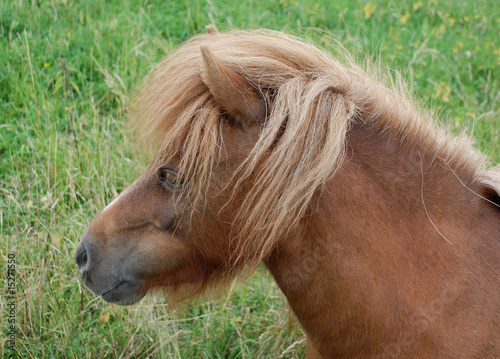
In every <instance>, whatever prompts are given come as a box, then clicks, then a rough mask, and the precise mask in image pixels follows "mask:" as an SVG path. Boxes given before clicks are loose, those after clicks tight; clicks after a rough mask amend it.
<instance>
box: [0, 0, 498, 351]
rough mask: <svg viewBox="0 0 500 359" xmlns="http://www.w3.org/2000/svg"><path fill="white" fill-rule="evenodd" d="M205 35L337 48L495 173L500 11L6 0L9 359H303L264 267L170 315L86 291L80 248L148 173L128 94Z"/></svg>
mask: <svg viewBox="0 0 500 359" xmlns="http://www.w3.org/2000/svg"><path fill="white" fill-rule="evenodd" d="M210 23H215V24H216V25H217V26H218V28H219V29H221V30H227V29H230V28H233V27H236V28H260V27H265V28H271V29H277V30H284V31H287V32H291V33H294V34H299V35H302V36H304V37H308V38H311V39H313V40H314V41H315V42H316V43H317V44H319V45H320V46H323V47H326V48H328V47H329V44H331V43H332V40H335V41H340V42H341V43H342V44H343V45H344V46H345V47H346V48H347V49H348V50H349V51H351V52H352V53H353V54H354V56H355V57H356V58H358V59H359V60H360V62H363V61H364V58H365V56H366V55H369V56H370V57H371V58H372V59H373V60H374V61H375V62H377V63H378V62H379V63H381V64H384V66H387V67H388V68H389V69H391V71H392V70H394V71H399V72H401V73H402V74H403V77H404V78H405V79H406V80H407V82H408V86H409V87H410V88H411V90H412V92H413V93H414V94H415V97H416V98H417V99H418V100H420V101H421V102H422V103H424V104H427V105H429V106H432V107H433V108H434V109H435V110H436V111H437V112H438V113H440V115H441V116H440V118H441V120H440V121H442V122H443V123H444V124H445V125H446V126H447V127H448V128H449V129H450V130H451V131H455V132H456V131H463V130H465V131H467V132H469V133H470V134H471V135H473V136H474V137H475V139H476V143H477V146H478V148H480V149H481V150H482V151H484V152H486V153H487V154H488V155H489V157H490V158H491V160H492V164H494V163H498V162H499V161H500V148H499V146H500V116H499V113H500V83H499V81H500V78H499V74H500V71H499V70H500V38H499V36H500V2H499V1H492V0H467V1H465V0H457V1H451V0H449V1H437V0H430V1H427V0H420V1H392V2H387V1H381V0H363V1H360V2H359V3H357V2H354V1H350V0H339V1H330V0H318V1H313V0H302V1H298V0H249V1H244V2H243V1H242V2H241V4H238V5H236V2H235V1H229V0H225V1H223V0H212V1H209V0H199V1H193V0H179V1H175V0H174V1H154V0H149V1H148V0H115V1H105V0H90V1H77V0H51V1H49V0H47V1H45V0H38V1H36V0H32V1H26V0H23V1H22V0H10V1H5V0H0V191H1V192H0V233H1V242H0V244H1V245H0V267H1V268H2V282H1V283H2V287H1V288H2V292H1V294H0V295H1V297H2V300H1V301H0V303H1V304H0V307H1V308H0V309H1V320H0V323H1V332H2V337H1V338H2V347H1V349H0V356H1V357H5V358H7V357H11V356H12V357H22V358H147V357H150V358H170V357H172V358H278V357H282V358H301V357H304V354H305V341H304V338H303V334H302V332H301V330H300V327H299V326H298V325H297V324H296V323H295V321H294V320H293V318H291V317H290V315H289V312H288V307H287V304H286V300H285V298H284V297H283V296H282V295H281V294H280V292H279V290H278V288H277V286H276V285H275V284H274V282H273V281H272V278H271V277H270V275H269V274H268V273H267V272H266V271H265V269H263V268H260V269H259V270H258V271H257V273H255V274H254V275H253V276H252V277H251V278H250V279H249V280H248V281H247V283H246V284H245V285H239V286H238V287H237V288H236V289H235V290H234V292H233V293H232V295H230V296H222V298H219V299H218V300H215V301H214V300H203V301H201V302H198V303H188V304H186V306H185V307H183V308H181V309H178V310H177V311H173V310H170V309H169V306H168V304H167V303H168V302H167V300H166V299H165V298H164V297H163V296H162V295H160V294H158V295H154V296H147V297H146V298H145V299H144V300H143V301H142V302H140V303H139V304H137V305H134V306H131V307H117V306H114V305H109V304H107V303H105V302H104V301H103V300H102V299H99V298H94V297H93V296H92V294H90V293H89V292H88V291H87V290H86V289H83V288H82V286H81V283H80V282H79V281H78V279H77V277H78V271H77V268H76V265H75V263H74V251H75V248H76V244H77V243H78V240H79V237H80V235H81V234H82V232H83V231H84V229H85V227H86V226H87V224H88V223H89V222H90V220H91V219H92V218H93V216H94V215H95V214H96V213H98V212H99V211H100V210H101V209H102V208H103V207H104V206H105V204H106V203H107V202H109V201H110V200H111V199H112V198H113V197H114V196H116V195H117V193H119V192H120V191H121V190H122V189H124V188H125V187H126V185H127V184H128V183H130V182H131V180H133V179H134V178H135V176H137V175H138V174H139V173H140V172H141V170H142V169H143V168H144V165H145V162H142V161H141V160H140V158H141V157H140V156H138V155H137V154H134V153H133V146H132V139H131V137H130V135H129V134H128V133H127V131H126V129H127V124H126V117H127V114H126V106H127V101H128V99H129V97H130V94H131V92H132V90H133V88H134V85H136V84H138V83H139V81H140V80H141V78H142V77H143V76H145V75H146V73H147V72H148V71H149V70H150V69H151V68H152V67H153V66H154V64H155V63H156V62H158V61H159V60H160V59H161V58H162V57H163V56H165V54H167V53H169V52H170V51H172V49H174V48H175V46H176V45H178V44H179V43H180V42H182V41H184V40H186V39H188V38H189V37H190V36H192V35H194V34H196V33H198V32H203V31H204V27H205V25H207V24H210ZM9 254H10V255H11V256H10V257H12V255H15V265H16V267H15V283H16V287H15V295H16V299H15V300H14V302H15V308H14V309H15V328H16V329H15V330H16V343H15V347H14V350H11V349H9V342H7V339H9V335H8V332H9V330H10V329H9V327H10V325H11V324H10V323H9V319H12V318H13V317H11V318H9V316H8V315H9V313H11V312H10V310H11V309H12V308H10V307H9V305H10V304H11V303H10V301H9V300H8V292H7V290H8V283H9V282H8V281H7V280H6V279H7V269H8V264H9V263H8V260H9Z"/></svg>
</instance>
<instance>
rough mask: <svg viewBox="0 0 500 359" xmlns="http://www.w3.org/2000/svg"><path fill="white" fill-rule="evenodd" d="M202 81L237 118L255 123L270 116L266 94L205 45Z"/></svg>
mask: <svg viewBox="0 0 500 359" xmlns="http://www.w3.org/2000/svg"><path fill="white" fill-rule="evenodd" d="M201 55H202V62H203V64H202V67H203V68H202V75H201V77H202V80H203V82H204V83H205V84H206V85H207V87H208V89H209V90H210V92H211V93H212V96H213V97H214V99H215V101H216V102H217V103H218V104H219V105H220V106H221V107H222V109H223V110H224V111H225V112H226V113H227V114H228V115H230V116H231V117H234V118H235V119H236V120H237V121H240V122H242V123H243V124H245V125H252V124H255V123H256V122H259V120H262V119H264V118H265V116H266V102H265V100H264V96H263V95H262V93H260V92H259V91H258V90H257V89H255V88H254V87H253V86H252V85H251V84H250V83H249V82H248V81H247V79H246V78H245V77H243V76H242V75H240V74H239V73H237V72H236V71H234V70H233V69H231V68H229V67H227V66H225V65H223V64H221V63H220V62H219V61H218V60H217V59H216V58H215V57H214V55H213V54H212V53H211V52H210V50H209V49H208V48H207V47H205V46H201Z"/></svg>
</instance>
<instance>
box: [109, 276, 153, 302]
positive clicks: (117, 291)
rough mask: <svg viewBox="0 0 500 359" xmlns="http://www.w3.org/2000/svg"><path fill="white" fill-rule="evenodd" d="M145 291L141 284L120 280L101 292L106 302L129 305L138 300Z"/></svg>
mask: <svg viewBox="0 0 500 359" xmlns="http://www.w3.org/2000/svg"><path fill="white" fill-rule="evenodd" d="M146 292H147V291H145V290H144V289H143V288H142V286H141V285H138V284H134V283H131V282H128V281H123V282H120V283H119V284H118V285H117V286H116V287H114V288H113V289H111V290H109V291H107V292H106V293H103V294H102V299H104V300H105V301H106V302H108V303H113V304H118V305H131V304H135V303H137V302H138V301H140V300H141V299H142V298H143V297H144V296H145V295H146Z"/></svg>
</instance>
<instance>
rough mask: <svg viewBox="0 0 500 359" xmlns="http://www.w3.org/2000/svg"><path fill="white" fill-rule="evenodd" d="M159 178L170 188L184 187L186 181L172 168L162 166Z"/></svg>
mask: <svg viewBox="0 0 500 359" xmlns="http://www.w3.org/2000/svg"><path fill="white" fill-rule="evenodd" d="M158 179H159V180H160V182H161V183H162V184H163V185H165V186H167V187H169V188H170V189H177V188H180V187H183V186H184V185H185V183H186V181H184V179H182V178H180V177H179V176H177V172H175V171H174V170H172V169H170V168H160V169H159V170H158Z"/></svg>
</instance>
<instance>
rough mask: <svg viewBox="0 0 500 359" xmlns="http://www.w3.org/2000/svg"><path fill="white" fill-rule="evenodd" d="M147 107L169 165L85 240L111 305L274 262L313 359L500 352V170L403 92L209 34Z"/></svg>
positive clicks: (297, 56) (142, 100) (315, 58)
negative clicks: (151, 291)
mask: <svg viewBox="0 0 500 359" xmlns="http://www.w3.org/2000/svg"><path fill="white" fill-rule="evenodd" d="M133 108H134V111H133V118H135V124H136V126H137V129H138V132H139V133H140V137H141V140H142V141H143V142H144V143H146V144H147V145H149V146H151V148H153V149H154V150H155V151H156V152H155V153H156V155H155V158H154V160H153V161H152V162H151V163H150V164H149V166H148V167H147V168H146V170H145V171H144V173H142V174H141V175H140V176H139V177H138V178H137V179H136V180H135V181H134V182H133V183H132V184H131V185H130V186H129V187H128V188H127V189H125V190H124V191H123V192H122V193H121V194H120V195H119V196H118V197H117V198H116V199H115V200H114V201H113V202H111V203H110V204H109V205H108V206H107V207H106V208H105V209H104V210H103V211H102V212H101V213H100V214H99V215H98V216H97V217H96V218H95V219H94V220H93V221H92V223H91V224H90V226H89V227H88V229H87V230H86V232H85V234H84V235H83V237H82V239H81V243H80V245H79V246H78V249H77V251H76V262H77V264H78V267H79V270H80V274H81V277H82V279H83V282H84V283H85V285H86V286H87V287H88V288H89V289H90V290H91V291H92V292H93V293H94V294H95V295H97V296H102V297H103V299H104V300H106V301H108V302H112V303H117V304H121V305H128V304H132V303H135V302H137V301H139V300H140V299H141V298H142V297H143V296H144V295H145V294H146V292H147V291H148V290H149V289H151V288H153V287H166V288H170V290H176V289H178V288H180V287H182V288H186V286H187V287H188V288H190V289H191V294H197V293H200V292H202V291H203V290H204V289H206V288H207V286H210V285H212V286H214V285H221V284H224V283H227V282H228V281H230V280H231V279H233V278H235V276H240V275H241V274H242V273H245V274H249V273H250V272H251V271H252V270H253V269H255V267H256V265H258V263H260V262H264V263H265V265H266V266H267V268H268V269H269V271H270V272H271V274H272V275H273V277H274V279H275V280H276V282H277V283H278V285H279V287H280V288H281V290H282V291H283V293H284V294H285V296H286V297H287V299H288V302H289V304H290V307H291V309H292V310H293V312H294V313H295V315H296V316H297V318H298V320H299V321H300V323H301V325H302V327H303V328H304V331H305V333H306V336H307V356H308V358H409V357H412V358H498V357H500V195H499V193H500V168H498V167H497V168H496V169H492V170H489V171H488V170H485V169H484V168H485V161H484V159H483V157H482V156H481V155H480V154H479V153H478V152H477V151H476V150H474V149H473V147H472V146H471V144H470V143H469V141H468V139H467V138H463V137H462V138H452V137H451V136H449V135H447V134H446V133H444V132H443V131H440V130H438V129H437V128H436V127H435V126H434V125H432V124H431V122H430V121H429V117H430V116H429V115H423V114H422V112H421V111H417V109H416V108H415V106H413V105H412V104H411V103H410V101H409V100H408V99H407V96H405V94H404V93H402V92H401V91H397V90H396V89H395V86H392V88H391V89H388V88H387V87H385V86H383V85H382V84H381V83H379V82H378V81H377V80H375V79H374V76H371V75H370V76H369V75H367V74H365V73H364V72H362V71H361V70H360V69H359V68H358V67H356V66H355V65H354V64H352V63H349V61H347V64H341V63H340V62H339V61H337V60H335V59H334V58H332V57H331V55H330V54H328V53H325V52H323V51H321V50H319V49H317V48H316V47H314V46H312V45H310V44H307V43H304V42H303V41H301V40H298V39H296V38H293V37H290V36H287V35H284V34H282V33H278V32H272V31H250V32H246V31H233V32H230V33H227V34H222V33H219V32H218V31H217V30H216V29H215V28H213V27H209V28H208V34H206V35H199V36H196V37H195V38H193V39H191V40H189V41H188V42H187V43H185V44H183V45H182V46H181V47H180V48H178V49H177V50H176V51H175V52H173V53H172V54H171V55H170V56H168V57H167V58H166V59H165V60H164V61H163V62H162V63H161V64H159V66H158V67H157V68H156V70H154V71H153V72H152V74H151V75H150V76H149V77H148V78H147V81H146V83H145V85H144V86H143V89H142V90H141V91H140V92H139V94H138V95H137V97H136V100H135V102H134V106H133Z"/></svg>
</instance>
